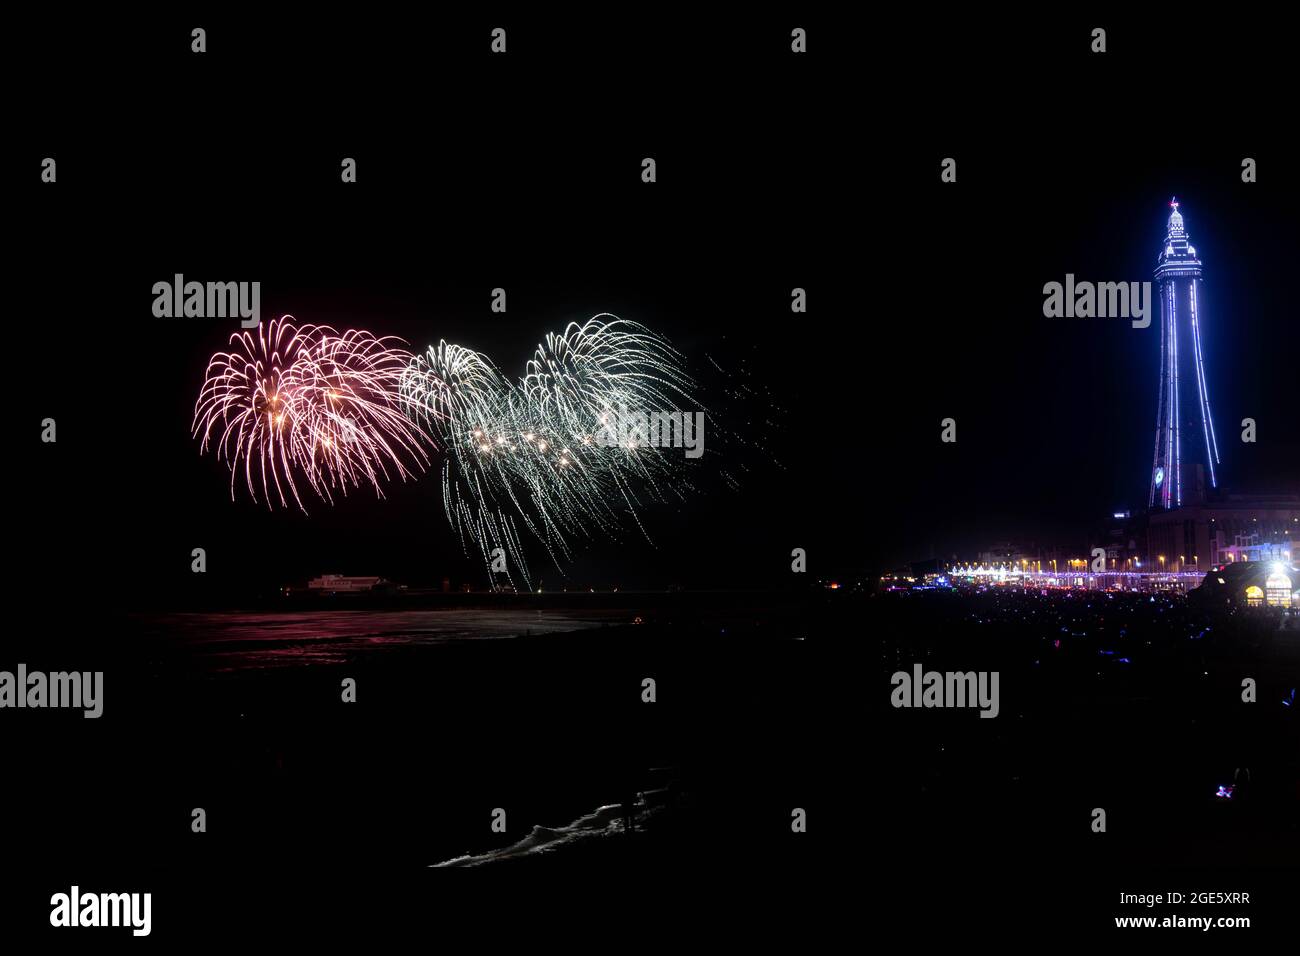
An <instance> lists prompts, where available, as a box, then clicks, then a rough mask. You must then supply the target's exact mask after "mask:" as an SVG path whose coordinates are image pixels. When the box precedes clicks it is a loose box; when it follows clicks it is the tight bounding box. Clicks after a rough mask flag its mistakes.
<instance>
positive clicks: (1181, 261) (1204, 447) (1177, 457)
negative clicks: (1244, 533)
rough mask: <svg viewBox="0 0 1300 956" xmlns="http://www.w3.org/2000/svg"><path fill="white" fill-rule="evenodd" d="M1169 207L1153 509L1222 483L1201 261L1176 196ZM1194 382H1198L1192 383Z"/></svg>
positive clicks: (1161, 277) (1160, 281) (1162, 268)
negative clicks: (1201, 302) (1201, 307)
mask: <svg viewBox="0 0 1300 956" xmlns="http://www.w3.org/2000/svg"><path fill="white" fill-rule="evenodd" d="M1169 205H1170V206H1171V207H1172V208H1173V212H1172V213H1171V214H1170V216H1169V233H1168V235H1167V236H1165V248H1164V251H1163V252H1161V253H1160V259H1159V264H1158V265H1157V266H1156V286H1157V288H1158V289H1159V292H1160V400H1159V410H1158V411H1157V413H1156V453H1155V464H1153V465H1152V466H1151V495H1150V498H1149V499H1148V504H1149V505H1150V506H1151V507H1152V508H1163V509H1164V510H1166V511H1167V510H1169V509H1171V508H1178V507H1181V506H1182V505H1183V504H1194V503H1195V502H1196V501H1198V500H1200V499H1201V498H1203V497H1204V494H1205V481H1206V479H1207V478H1208V479H1209V482H1210V485H1209V486H1210V488H1217V487H1218V486H1219V481H1218V475H1217V474H1216V471H1215V469H1216V467H1217V466H1218V464H1219V446H1218V442H1217V441H1216V439H1215V437H1214V421H1213V419H1212V418H1211V417H1210V394H1209V391H1208V389H1207V386H1206V382H1205V362H1204V359H1203V358H1202V351H1201V349H1202V340H1201V326H1200V314H1199V312H1198V307H1197V292H1198V289H1199V287H1200V284H1201V260H1200V259H1198V258H1197V257H1196V247H1195V246H1192V245H1189V244H1188V242H1187V230H1186V229H1184V228H1183V216H1182V213H1180V212H1179V211H1178V200H1177V199H1173V200H1171V201H1170V203H1169ZM1193 383H1195V384H1193Z"/></svg>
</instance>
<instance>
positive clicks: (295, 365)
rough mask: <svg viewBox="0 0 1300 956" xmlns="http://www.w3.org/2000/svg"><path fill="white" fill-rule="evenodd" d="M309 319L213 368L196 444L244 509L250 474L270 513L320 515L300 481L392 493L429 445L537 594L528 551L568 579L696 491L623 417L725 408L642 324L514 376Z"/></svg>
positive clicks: (492, 542) (483, 552)
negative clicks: (651, 508) (624, 435)
mask: <svg viewBox="0 0 1300 956" xmlns="http://www.w3.org/2000/svg"><path fill="white" fill-rule="evenodd" d="M291 320H292V316H285V317H284V318H282V319H280V320H277V321H275V322H271V323H269V325H266V326H263V327H261V328H259V329H257V330H255V333H256V334H254V332H253V331H248V332H243V333H237V334H235V335H233V336H231V344H232V346H234V348H233V349H232V351H230V352H221V353H218V354H217V355H215V356H213V358H212V360H211V362H209V364H208V370H207V376H206V380H205V382H204V385H203V390H202V392H201V393H200V396H199V400H198V403H197V404H196V406H195V412H194V426H193V428H194V434H195V436H196V437H197V436H200V435H201V436H202V440H201V451H206V450H207V449H208V448H209V447H210V446H211V447H214V448H215V450H216V454H217V456H218V458H221V459H223V460H225V461H226V462H227V463H228V464H229V466H230V469H231V497H232V498H233V497H235V486H236V484H237V476H238V475H239V474H240V473H242V474H243V475H244V484H245V485H246V486H247V488H248V492H249V494H250V495H252V497H253V498H254V499H255V500H256V499H257V498H258V497H259V495H260V497H261V499H262V500H265V501H266V503H267V505H268V506H273V504H274V502H275V501H277V500H278V501H279V503H280V504H281V505H282V506H285V507H287V506H288V501H289V500H290V499H292V500H293V501H294V502H296V503H297V505H298V507H300V508H302V510H304V511H306V507H305V505H304V503H303V496H302V495H301V494H300V491H299V485H300V483H305V485H306V486H307V487H308V488H310V489H311V490H312V491H313V492H315V494H316V495H317V496H318V497H320V498H322V499H324V500H325V501H327V502H330V503H332V502H333V501H334V494H335V492H336V491H337V492H339V493H342V494H346V493H347V490H348V488H349V487H352V488H356V487H359V486H360V485H361V484H362V483H363V482H366V483H369V484H370V485H371V486H373V488H374V489H375V491H376V493H377V494H379V495H380V497H382V496H383V492H382V485H383V483H384V482H385V481H386V480H388V479H390V478H392V477H394V476H397V477H400V478H402V479H403V480H404V479H406V478H407V477H408V476H411V475H412V474H413V473H414V472H415V471H423V470H424V468H425V466H427V465H428V463H429V456H428V452H427V449H430V448H441V449H443V450H444V455H443V461H442V491H443V504H444V508H445V510H446V514H447V518H448V520H449V522H450V523H451V525H452V527H453V528H454V529H455V531H456V532H457V534H458V535H459V537H460V539H461V544H462V547H463V548H464V550H465V551H466V553H470V552H471V551H474V552H477V554H478V555H479V556H480V557H481V558H482V559H483V561H484V564H485V566H486V567H487V569H488V571H489V575H493V574H494V573H498V569H497V568H495V567H494V565H496V564H497V562H496V561H494V557H495V554H494V553H495V552H496V551H497V549H501V551H502V552H503V553H504V555H505V556H506V557H507V561H506V564H505V571H504V573H505V577H506V579H507V580H508V581H509V582H510V584H511V585H516V584H517V583H522V584H524V585H526V586H528V587H530V588H531V582H532V574H531V572H530V571H529V567H528V562H527V558H526V550H527V549H526V548H525V542H526V541H535V542H538V543H540V545H541V546H542V548H543V549H544V550H545V551H546V553H547V555H548V557H549V558H550V560H551V561H552V562H553V563H554V564H555V566H556V567H557V568H558V569H559V570H560V571H561V573H563V568H564V563H565V562H566V561H568V560H570V559H571V558H572V557H573V545H572V544H571V542H572V541H574V540H575V539H585V540H591V539H593V538H595V537H597V536H599V537H603V538H613V539H615V540H617V539H619V538H620V537H621V536H622V534H623V533H624V532H625V531H626V530H628V528H629V527H635V529H636V530H637V531H638V532H639V533H640V534H642V535H643V536H644V537H646V538H647V540H648V539H649V534H648V532H647V531H646V528H645V527H644V525H643V523H642V521H641V518H640V516H639V513H638V512H639V510H640V509H641V508H642V506H643V505H644V504H645V503H646V502H647V501H649V500H656V501H667V500H670V499H672V498H677V499H684V498H686V496H687V495H688V494H689V493H690V492H693V491H694V490H695V489H694V485H693V483H692V481H691V474H692V473H691V469H690V466H689V465H688V463H687V460H686V459H685V458H684V457H683V456H681V455H673V454H668V453H661V452H660V450H659V449H658V448H652V447H650V446H649V445H647V444H645V443H641V442H638V441H637V440H635V439H632V440H623V439H619V440H615V441H610V440H608V439H609V430H608V429H609V423H610V421H611V418H614V417H616V416H618V415H619V414H625V413H626V412H627V411H628V410H629V409H630V410H633V411H637V412H641V413H646V412H652V411H653V412H656V413H665V412H672V411H673V410H675V409H679V408H690V409H694V410H695V412H694V413H695V414H696V415H699V416H706V415H707V414H708V413H707V412H706V411H704V410H703V408H702V406H701V405H700V404H699V403H698V402H697V401H696V399H695V397H694V394H693V393H694V390H695V383H694V381H693V379H692V378H691V376H690V375H689V374H688V373H687V371H686V369H685V366H684V362H683V359H682V356H681V354H680V353H678V352H677V351H676V350H675V349H673V348H672V346H671V345H669V343H668V342H667V341H666V340H665V339H663V338H662V337H660V336H658V335H656V334H655V333H653V332H652V331H650V330H649V329H647V328H645V327H644V326H642V325H639V324H638V323H635V322H629V321H627V320H624V319H620V318H618V317H617V316H614V315H610V314H608V313H602V314H600V315H597V316H595V317H593V318H591V319H589V320H587V321H586V322H585V323H582V324H579V323H576V322H575V323H571V324H570V325H569V326H568V327H567V328H566V329H565V330H564V332H563V333H560V334H551V335H548V336H547V337H546V340H545V342H543V343H542V344H541V345H539V346H538V347H537V351H536V352H535V353H534V356H533V358H532V359H531V360H529V362H528V363H527V365H526V366H525V369H524V374H523V376H522V377H521V378H519V379H518V380H517V381H511V380H510V379H508V378H507V377H505V376H503V375H502V374H501V373H500V372H499V371H498V370H497V368H496V367H495V366H494V365H493V364H492V362H491V360H490V359H488V358H487V357H486V356H484V355H482V354H480V353H478V352H475V351H473V350H471V349H468V348H464V347H463V346H459V345H454V344H449V343H447V342H445V341H444V342H440V343H439V344H438V345H437V346H434V347H431V348H430V349H428V350H427V351H426V352H425V353H424V354H423V355H418V356H417V355H413V354H411V353H410V352H408V351H407V350H406V349H405V348H404V347H402V344H400V342H399V340H396V339H391V338H389V339H380V338H376V337H375V336H373V335H371V334H370V333H369V332H359V331H350V332H345V333H343V334H339V333H337V332H335V331H334V330H333V329H330V328H327V327H323V326H314V325H303V326H295V325H294V324H293V322H292V321H291ZM709 417H710V420H711V416H709ZM712 434H713V435H714V436H715V438H716V437H717V436H718V435H719V434H720V433H719V432H718V431H717V430H716V429H714V430H712ZM680 437H681V436H680V434H679V435H678V438H679V439H680ZM701 437H702V432H701ZM712 447H714V448H715V449H716V444H715V445H713V446H712ZM717 471H718V473H719V474H721V475H723V476H724V478H725V479H726V480H727V481H728V482H729V483H731V478H730V476H729V475H728V474H727V472H726V471H725V469H722V468H719V469H717ZM494 580H495V578H494Z"/></svg>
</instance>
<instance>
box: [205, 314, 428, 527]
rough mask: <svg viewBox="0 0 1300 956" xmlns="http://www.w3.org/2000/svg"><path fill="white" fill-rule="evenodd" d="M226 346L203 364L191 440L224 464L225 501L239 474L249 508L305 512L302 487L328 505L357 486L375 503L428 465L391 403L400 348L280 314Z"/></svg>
mask: <svg viewBox="0 0 1300 956" xmlns="http://www.w3.org/2000/svg"><path fill="white" fill-rule="evenodd" d="M230 345H231V351H229V352H219V353H217V354H216V355H214V356H213V357H212V359H211V361H210V362H208V368H207V374H206V376H205V378H204V383H203V388H202V391H201V392H200V393H199V399H198V402H197V403H196V404H195V407H194V422H193V433H194V435H195V437H200V436H201V439H200V452H205V451H207V450H208V448H209V447H212V448H213V449H214V450H215V453H216V455H217V458H218V459H221V460H224V461H225V462H226V463H227V464H228V465H229V467H230V493H231V498H232V499H233V498H234V497H235V486H236V484H237V479H238V476H239V474H240V473H242V474H243V476H244V483H245V485H246V486H247V488H248V493H249V494H250V495H251V496H252V498H253V499H254V500H255V501H256V500H258V497H259V494H260V497H261V500H263V501H265V502H266V504H267V506H268V507H274V504H275V502H276V501H278V502H279V503H280V505H281V506H282V507H288V506H289V501H290V499H292V500H293V501H294V502H295V503H296V504H297V506H298V507H299V508H301V509H302V510H303V511H304V512H306V510H307V508H306V505H305V504H304V502H303V495H302V493H301V491H300V484H303V483H305V486H306V487H307V488H310V489H311V491H313V492H314V493H315V494H316V495H317V496H318V497H319V498H321V499H323V500H324V501H326V502H328V503H333V501H334V496H335V494H336V493H338V494H342V495H346V494H347V492H348V489H349V488H358V487H360V486H361V484H362V483H363V482H365V483H367V484H369V485H370V486H372V487H373V488H374V490H375V492H376V494H378V495H379V496H380V497H383V490H382V484H383V482H384V481H386V480H388V479H390V478H393V477H399V478H401V479H403V480H405V479H406V478H408V477H411V476H413V474H414V473H415V472H419V471H423V470H424V468H425V466H426V465H427V464H428V461H429V458H428V453H427V451H426V446H427V445H428V442H429V438H428V435H427V434H426V433H425V432H424V431H422V430H421V429H420V428H419V427H418V426H417V425H416V424H415V423H414V422H412V421H411V420H410V419H409V418H408V417H407V416H406V414H405V411H404V408H403V407H402V406H401V405H400V404H399V402H398V401H397V396H398V393H399V385H400V382H401V378H402V376H403V374H404V373H405V371H406V369H407V367H408V365H409V364H410V362H411V360H412V358H413V356H412V355H411V353H410V352H409V351H407V350H406V349H404V348H402V347H401V345H400V343H399V340H397V339H392V338H386V339H380V338H376V337H375V336H373V335H371V334H370V333H369V332H361V331H348V332H344V333H342V334H339V333H338V332H336V331H335V330H334V329H331V328H329V327H327V326H317V325H302V326H298V325H296V324H295V323H294V320H293V316H288V315H286V316H284V317H282V318H280V319H277V320H273V321H271V322H269V323H264V324H262V325H260V326H259V327H258V328H257V329H255V330H249V331H246V332H240V333H236V334H234V335H232V336H231V337H230Z"/></svg>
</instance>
